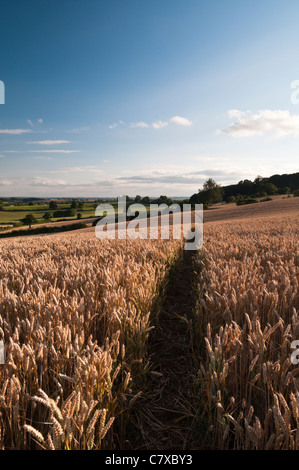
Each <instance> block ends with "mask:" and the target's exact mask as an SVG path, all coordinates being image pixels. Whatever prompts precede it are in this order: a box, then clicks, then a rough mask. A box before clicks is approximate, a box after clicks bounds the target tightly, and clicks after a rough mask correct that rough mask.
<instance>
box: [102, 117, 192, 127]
mask: <svg viewBox="0 0 299 470" xmlns="http://www.w3.org/2000/svg"><path fill="white" fill-rule="evenodd" d="M119 123H120V124H125V123H124V122H123V121H119ZM169 124H176V125H178V126H183V127H190V126H192V125H193V122H192V121H190V120H189V119H187V118H184V117H181V116H173V117H171V118H170V119H168V120H167V121H154V122H152V123H151V124H148V123H147V122H144V121H137V122H131V124H129V127H131V128H136V127H139V128H141V129H149V128H152V129H162V128H163V127H167V126H168V125H169ZM116 127H118V123H114V124H111V125H110V126H109V129H115V128H116Z"/></svg>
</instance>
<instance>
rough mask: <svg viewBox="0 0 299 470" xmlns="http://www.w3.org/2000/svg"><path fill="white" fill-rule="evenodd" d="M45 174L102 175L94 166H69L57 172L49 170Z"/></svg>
mask: <svg viewBox="0 0 299 470" xmlns="http://www.w3.org/2000/svg"><path fill="white" fill-rule="evenodd" d="M47 173H51V174H65V175H66V174H69V173H94V174H95V173H102V170H101V169H100V168H98V167H96V166H94V165H85V166H84V165H83V166H69V167H66V168H61V169H59V170H50V171H48V172H47Z"/></svg>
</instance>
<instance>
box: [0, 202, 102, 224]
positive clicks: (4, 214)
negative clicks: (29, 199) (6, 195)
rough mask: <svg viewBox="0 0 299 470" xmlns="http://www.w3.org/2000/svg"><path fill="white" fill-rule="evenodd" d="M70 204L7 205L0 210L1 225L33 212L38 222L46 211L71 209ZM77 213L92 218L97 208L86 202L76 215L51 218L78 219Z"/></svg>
mask: <svg viewBox="0 0 299 470" xmlns="http://www.w3.org/2000/svg"><path fill="white" fill-rule="evenodd" d="M70 208H71V205H70V204H58V207H57V209H55V210H50V209H49V205H48V204H40V205H33V206H28V205H23V206H5V207H4V210H2V211H0V225H1V224H15V223H18V222H21V220H22V219H23V218H24V217H25V216H26V215H27V214H32V215H33V216H34V217H35V218H36V219H37V221H38V222H41V221H43V216H44V214H45V213H46V212H49V213H51V214H53V212H55V211H56V210H59V211H61V210H67V209H70ZM77 213H80V214H81V215H82V219H86V218H90V217H94V216H95V208H94V204H91V203H85V204H84V205H83V208H82V209H76V215H74V216H71V217H67V216H63V217H58V218H55V217H53V218H52V219H51V221H52V222H57V221H58V220H61V219H66V220H76V219H77Z"/></svg>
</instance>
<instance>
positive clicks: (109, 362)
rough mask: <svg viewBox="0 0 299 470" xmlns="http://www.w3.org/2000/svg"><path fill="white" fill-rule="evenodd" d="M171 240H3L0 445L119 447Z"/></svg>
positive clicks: (0, 265)
mask: <svg viewBox="0 0 299 470" xmlns="http://www.w3.org/2000/svg"><path fill="white" fill-rule="evenodd" d="M177 244H178V242H167V241H166V242H164V241H156V242H150V241H147V242H144V241H135V242H130V241H123V242H120V241H110V240H109V241H108V240H107V241H104V242H101V243H99V242H98V240H97V239H96V238H95V236H93V237H92V236H90V235H88V234H87V235H84V234H81V235H80V236H76V235H72V236H70V237H63V236H54V237H39V238H34V239H33V238H32V239H31V240H30V239H27V240H26V239H19V240H17V241H16V240H14V241H5V242H2V243H1V246H0V279H1V281H0V322H1V323H0V327H1V328H0V339H2V340H4V342H5V345H6V362H5V366H0V447H1V448H2V449H31V448H41V449H101V448H111V447H113V446H118V447H121V446H122V445H123V442H122V439H123V438H124V434H125V427H126V419H127V418H126V413H127V410H129V409H130V407H131V406H132V405H133V403H134V401H136V400H137V399H138V396H139V394H140V393H139V392H140V391H139V390H138V387H137V386H135V380H137V378H138V375H139V374H142V373H144V370H145V368H146V364H145V363H144V358H145V354H144V348H145V344H146V339H147V336H148V332H149V329H150V327H149V315H150V310H151V305H152V303H153V301H154V299H155V297H156V295H157V293H158V289H159V284H160V283H161V281H162V279H163V277H164V275H165V272H166V270H167V267H168V265H169V263H170V262H171V258H172V257H173V256H174V254H175V249H176V248H177ZM115 440H116V442H115Z"/></svg>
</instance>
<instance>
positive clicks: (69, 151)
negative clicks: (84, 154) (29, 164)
mask: <svg viewBox="0 0 299 470" xmlns="http://www.w3.org/2000/svg"><path fill="white" fill-rule="evenodd" d="M28 151H29V152H35V153H75V152H80V151H81V150H61V149H59V150H28Z"/></svg>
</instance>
